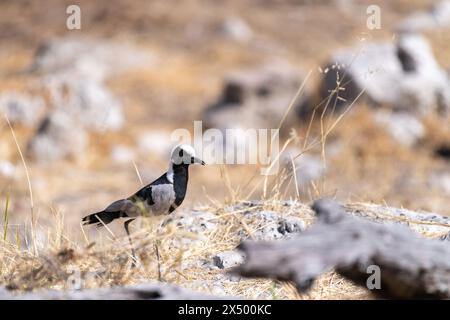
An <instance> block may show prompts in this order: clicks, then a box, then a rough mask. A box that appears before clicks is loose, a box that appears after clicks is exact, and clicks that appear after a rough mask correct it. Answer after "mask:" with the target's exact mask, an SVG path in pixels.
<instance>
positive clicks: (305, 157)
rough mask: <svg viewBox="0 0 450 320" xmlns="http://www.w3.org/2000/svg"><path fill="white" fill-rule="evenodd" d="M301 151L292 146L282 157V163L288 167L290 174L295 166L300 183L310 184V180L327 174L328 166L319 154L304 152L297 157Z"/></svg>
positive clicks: (302, 184) (303, 184)
mask: <svg viewBox="0 0 450 320" xmlns="http://www.w3.org/2000/svg"><path fill="white" fill-rule="evenodd" d="M299 153H300V152H299V151H298V150H296V149H294V148H290V149H288V150H286V151H285V152H284V153H283V154H282V159H281V162H282V165H283V166H284V167H285V168H287V169H288V173H289V174H292V172H293V171H294V167H295V174H296V178H297V183H298V184H299V185H301V186H305V185H308V183H309V182H311V181H314V180H318V179H320V178H321V177H323V176H324V175H325V174H326V172H327V170H326V166H325V164H324V162H323V160H322V159H321V158H320V157H319V156H316V155H311V154H306V153H304V154H302V155H300V156H298V157H297V158H295V157H296V156H297V155H298V154H299ZM294 158H295V159H294ZM292 162H293V163H292Z"/></svg>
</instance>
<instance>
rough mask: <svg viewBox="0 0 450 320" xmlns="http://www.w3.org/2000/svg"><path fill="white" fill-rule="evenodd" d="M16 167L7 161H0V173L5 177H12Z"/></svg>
mask: <svg viewBox="0 0 450 320" xmlns="http://www.w3.org/2000/svg"><path fill="white" fill-rule="evenodd" d="M15 174H16V167H15V166H14V165H13V164H12V163H11V162H9V161H4V160H3V161H0V175H1V176H3V177H5V178H9V179H11V178H14V176H15Z"/></svg>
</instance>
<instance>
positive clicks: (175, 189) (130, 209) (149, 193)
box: [83, 144, 205, 257]
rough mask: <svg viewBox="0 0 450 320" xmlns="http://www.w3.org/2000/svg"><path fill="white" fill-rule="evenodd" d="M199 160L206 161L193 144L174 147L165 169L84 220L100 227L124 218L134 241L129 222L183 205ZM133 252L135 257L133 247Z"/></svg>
mask: <svg viewBox="0 0 450 320" xmlns="http://www.w3.org/2000/svg"><path fill="white" fill-rule="evenodd" d="M196 163H197V164H201V165H205V162H204V161H203V160H201V159H199V158H197V157H196V155H195V150H194V148H192V147H191V146H189V145H186V144H183V145H179V146H177V147H175V148H174V149H173V151H172V154H171V157H170V163H169V170H168V171H167V172H166V173H164V174H163V175H162V176H161V177H159V178H158V179H156V180H155V181H153V182H152V183H150V184H148V185H146V186H145V187H143V188H142V189H140V190H139V191H138V192H136V193H135V194H134V195H132V196H130V197H128V198H126V199H121V200H117V201H115V202H113V203H111V204H110V205H109V206H108V207H106V209H104V210H103V211H100V212H96V213H92V214H90V215H88V216H86V217H84V218H83V222H84V224H85V225H87V224H96V225H97V226H99V227H101V226H103V225H106V224H108V223H110V222H112V221H113V220H116V219H119V218H125V219H127V220H126V221H125V223H124V227H125V231H126V232H127V235H128V237H129V239H130V243H131V238H130V233H129V230H128V225H129V223H130V222H132V221H134V219H136V218H137V217H141V216H144V217H146V216H151V215H165V214H169V213H171V212H173V211H174V210H175V209H176V208H177V207H179V206H180V205H181V203H182V202H183V200H184V198H185V196H186V190H187V184H188V179H189V165H191V164H196ZM132 254H133V257H134V256H135V255H134V250H133V252H132Z"/></svg>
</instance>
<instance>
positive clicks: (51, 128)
mask: <svg viewBox="0 0 450 320" xmlns="http://www.w3.org/2000/svg"><path fill="white" fill-rule="evenodd" d="M86 144H87V135H86V132H85V131H84V130H83V129H82V128H80V127H79V126H77V125H76V123H74V120H73V119H72V118H71V117H70V116H69V115H68V114H65V113H63V112H54V113H52V114H50V115H49V116H48V117H47V118H45V120H44V121H43V122H42V123H41V125H40V127H39V129H38V130H37V132H36V134H35V135H34V136H33V138H32V139H31V141H30V142H29V144H28V153H29V154H30V156H31V157H32V158H34V159H36V160H37V161H39V162H41V163H49V162H51V161H54V160H57V159H62V158H66V157H75V158H78V157H80V156H82V155H83V153H84V150H85V147H86Z"/></svg>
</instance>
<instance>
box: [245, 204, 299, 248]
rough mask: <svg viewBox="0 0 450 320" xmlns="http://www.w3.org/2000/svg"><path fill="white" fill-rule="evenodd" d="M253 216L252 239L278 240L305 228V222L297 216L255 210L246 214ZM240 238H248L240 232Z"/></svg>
mask: <svg viewBox="0 0 450 320" xmlns="http://www.w3.org/2000/svg"><path fill="white" fill-rule="evenodd" d="M246 215H247V216H248V215H251V216H252V218H253V220H254V221H253V222H254V223H252V229H253V230H256V231H254V232H253V233H252V235H251V238H252V239H254V240H264V241H270V240H278V239H283V238H284V239H286V238H289V237H290V236H292V235H294V234H296V233H298V232H301V231H302V230H305V227H306V225H305V222H304V221H303V220H302V219H300V218H297V217H292V216H291V217H281V216H279V215H278V214H277V213H276V212H273V211H265V210H264V211H257V212H249V213H247V214H246ZM241 234H242V239H243V240H244V239H246V238H248V235H247V234H246V233H244V231H242V232H241Z"/></svg>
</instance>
